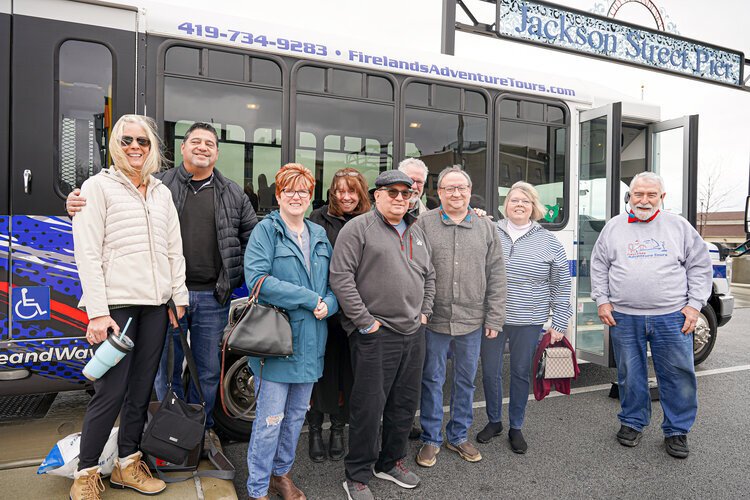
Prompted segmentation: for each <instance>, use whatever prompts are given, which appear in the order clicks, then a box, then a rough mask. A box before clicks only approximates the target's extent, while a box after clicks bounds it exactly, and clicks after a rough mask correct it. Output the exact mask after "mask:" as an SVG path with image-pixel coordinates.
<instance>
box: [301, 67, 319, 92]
mask: <svg viewBox="0 0 750 500" xmlns="http://www.w3.org/2000/svg"><path fill="white" fill-rule="evenodd" d="M325 89H326V72H325V70H324V69H323V68H316V67H315V66H303V67H301V68H300V69H299V71H297V90H305V91H309V92H325Z"/></svg>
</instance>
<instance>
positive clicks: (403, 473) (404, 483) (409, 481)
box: [373, 458, 419, 489]
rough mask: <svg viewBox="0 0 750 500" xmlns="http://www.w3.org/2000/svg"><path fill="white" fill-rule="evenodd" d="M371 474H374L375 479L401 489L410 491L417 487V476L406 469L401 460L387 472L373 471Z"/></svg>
mask: <svg viewBox="0 0 750 500" xmlns="http://www.w3.org/2000/svg"><path fill="white" fill-rule="evenodd" d="M373 473H374V474H375V477H379V478H380V479H385V480H386V481H390V482H392V483H396V484H397V485H399V486H401V487H402V488H408V489H411V488H416V487H417V485H419V476H417V475H416V474H414V473H413V472H412V471H410V470H409V469H407V468H406V466H405V465H404V459H403V458H402V459H401V460H399V461H398V462H396V465H395V466H394V467H393V468H392V469H391V470H389V471H388V472H378V471H376V470H373Z"/></svg>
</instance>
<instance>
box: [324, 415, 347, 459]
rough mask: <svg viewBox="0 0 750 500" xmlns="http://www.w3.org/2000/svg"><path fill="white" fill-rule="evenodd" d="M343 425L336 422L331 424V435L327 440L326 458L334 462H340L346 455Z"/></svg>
mask: <svg viewBox="0 0 750 500" xmlns="http://www.w3.org/2000/svg"><path fill="white" fill-rule="evenodd" d="M344 425H345V424H342V423H338V422H336V423H331V435H330V437H329V438H328V458H330V459H331V460H333V461H334V462H336V461H339V460H341V459H342V458H344V455H346V446H345V445H344Z"/></svg>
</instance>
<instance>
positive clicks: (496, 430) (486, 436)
mask: <svg viewBox="0 0 750 500" xmlns="http://www.w3.org/2000/svg"><path fill="white" fill-rule="evenodd" d="M502 432H503V423H502V422H497V423H492V422H488V423H487V425H485V426H484V429H482V430H481V431H479V433H478V434H477V442H478V443H489V442H490V441H491V440H492V438H493V437H495V436H499V435H500V434H501V433H502Z"/></svg>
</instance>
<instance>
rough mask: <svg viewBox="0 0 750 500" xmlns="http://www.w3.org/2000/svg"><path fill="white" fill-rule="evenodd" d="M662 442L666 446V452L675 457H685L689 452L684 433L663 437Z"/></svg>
mask: <svg viewBox="0 0 750 500" xmlns="http://www.w3.org/2000/svg"><path fill="white" fill-rule="evenodd" d="M664 444H665V445H666V446H667V453H669V454H670V455H672V456H673V457H675V458H687V456H688V454H689V453H690V449H689V448H688V444H687V436H686V435H685V434H680V435H678V436H670V437H668V438H664Z"/></svg>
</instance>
